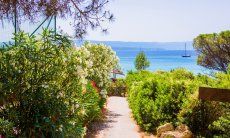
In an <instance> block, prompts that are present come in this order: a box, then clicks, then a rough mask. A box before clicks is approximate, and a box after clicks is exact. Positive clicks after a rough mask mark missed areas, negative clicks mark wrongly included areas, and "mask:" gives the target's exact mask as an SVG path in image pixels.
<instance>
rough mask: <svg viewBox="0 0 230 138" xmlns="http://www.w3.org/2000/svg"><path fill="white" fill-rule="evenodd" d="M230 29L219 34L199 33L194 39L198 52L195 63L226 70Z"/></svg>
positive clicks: (229, 58)
mask: <svg viewBox="0 0 230 138" xmlns="http://www.w3.org/2000/svg"><path fill="white" fill-rule="evenodd" d="M229 47H230V31H223V32H221V33H219V34H216V33H214V34H201V35H199V36H198V37H196V38H195V39H194V48H195V49H196V51H197V52H198V60H197V63H198V64H199V65H201V66H204V67H206V68H209V69H214V70H218V71H224V72H226V71H227V67H228V64H229V63H230V49H229Z"/></svg>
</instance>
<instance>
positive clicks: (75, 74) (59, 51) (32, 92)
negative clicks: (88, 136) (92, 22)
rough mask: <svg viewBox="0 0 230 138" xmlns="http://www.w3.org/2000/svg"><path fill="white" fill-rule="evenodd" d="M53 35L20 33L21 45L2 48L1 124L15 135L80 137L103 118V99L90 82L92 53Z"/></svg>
mask: <svg viewBox="0 0 230 138" xmlns="http://www.w3.org/2000/svg"><path fill="white" fill-rule="evenodd" d="M53 34H54V33H52V32H51V31H49V30H44V31H43V33H42V34H41V35H40V36H39V37H35V36H32V37H29V35H28V34H25V33H23V32H20V33H18V34H16V36H15V38H14V39H15V41H16V45H14V44H10V45H7V46H4V47H1V48H0V91H1V94H0V106H1V109H0V118H2V119H4V120H8V121H9V122H12V124H13V126H14V129H15V130H14V132H17V133H18V134H16V133H15V135H18V136H21V137H36V136H43V137H61V136H62V137H63V136H64V137H81V136H82V135H84V132H85V126H86V125H87V124H88V123H89V122H90V121H92V120H94V119H95V118H97V117H99V116H100V112H101V110H100V107H101V106H100V105H99V104H100V96H99V95H98V93H97V92H96V91H95V90H94V89H93V88H92V87H91V86H90V83H89V80H88V77H89V76H90V74H91V72H93V71H94V69H95V67H94V68H93V69H92V67H93V66H94V65H93V64H92V62H91V57H92V56H91V55H90V52H89V51H88V50H87V49H86V48H80V49H77V48H75V47H74V46H73V44H72V42H71V41H70V40H69V39H68V37H66V36H62V35H56V36H54V35H53ZM96 56H98V55H96ZM104 68H106V67H104V66H103V67H101V68H98V70H96V72H98V71H100V69H104ZM90 69H92V70H91V71H89V70H90ZM104 70H105V69H104ZM104 77H105V78H106V77H108V76H105V75H104ZM10 126H11V124H10ZM0 127H2V126H0ZM1 133H3V132H1ZM4 134H6V135H7V133H6V132H4Z"/></svg>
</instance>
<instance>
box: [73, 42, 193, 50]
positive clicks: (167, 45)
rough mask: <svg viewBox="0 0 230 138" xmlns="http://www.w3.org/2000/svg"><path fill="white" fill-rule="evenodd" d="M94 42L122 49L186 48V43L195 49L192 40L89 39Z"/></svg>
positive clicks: (188, 47)
mask: <svg viewBox="0 0 230 138" xmlns="http://www.w3.org/2000/svg"><path fill="white" fill-rule="evenodd" d="M89 41H90V42H92V43H103V44H106V45H108V46H111V47H112V48H115V49H119V50H122V49H123V48H124V49H127V48H132V49H133V48H135V49H137V50H141V49H151V50H157V51H158V50H184V46H185V43H186V45H187V50H194V49H193V46H192V42H191V41H188V42H123V41H95V40H89ZM75 42H76V44H77V45H81V44H82V43H83V41H79V40H76V41H75Z"/></svg>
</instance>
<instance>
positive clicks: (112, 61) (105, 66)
mask: <svg viewBox="0 0 230 138" xmlns="http://www.w3.org/2000/svg"><path fill="white" fill-rule="evenodd" d="M81 48H82V49H86V50H88V51H89V52H90V53H91V54H90V60H91V64H92V67H91V68H90V69H89V76H88V79H89V80H93V81H94V82H96V84H97V85H96V86H97V87H98V88H99V91H100V95H101V96H102V97H104V98H106V95H107V91H106V89H107V88H108V87H109V85H110V82H111V80H110V77H108V76H110V75H111V72H112V70H113V69H115V68H116V67H117V66H118V62H119V59H118V57H117V56H116V53H115V52H114V51H113V50H112V48H111V47H109V46H105V45H104V44H92V43H89V42H85V43H84V44H83V46H82V47H81Z"/></svg>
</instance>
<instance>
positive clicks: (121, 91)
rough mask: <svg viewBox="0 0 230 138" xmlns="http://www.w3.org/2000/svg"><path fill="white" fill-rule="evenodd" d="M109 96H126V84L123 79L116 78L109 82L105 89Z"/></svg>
mask: <svg viewBox="0 0 230 138" xmlns="http://www.w3.org/2000/svg"><path fill="white" fill-rule="evenodd" d="M107 91H108V95H109V96H122V97H123V96H126V92H127V90H126V85H125V80H124V79H117V80H116V81H115V82H113V83H110V86H109V87H108V89H107Z"/></svg>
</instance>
